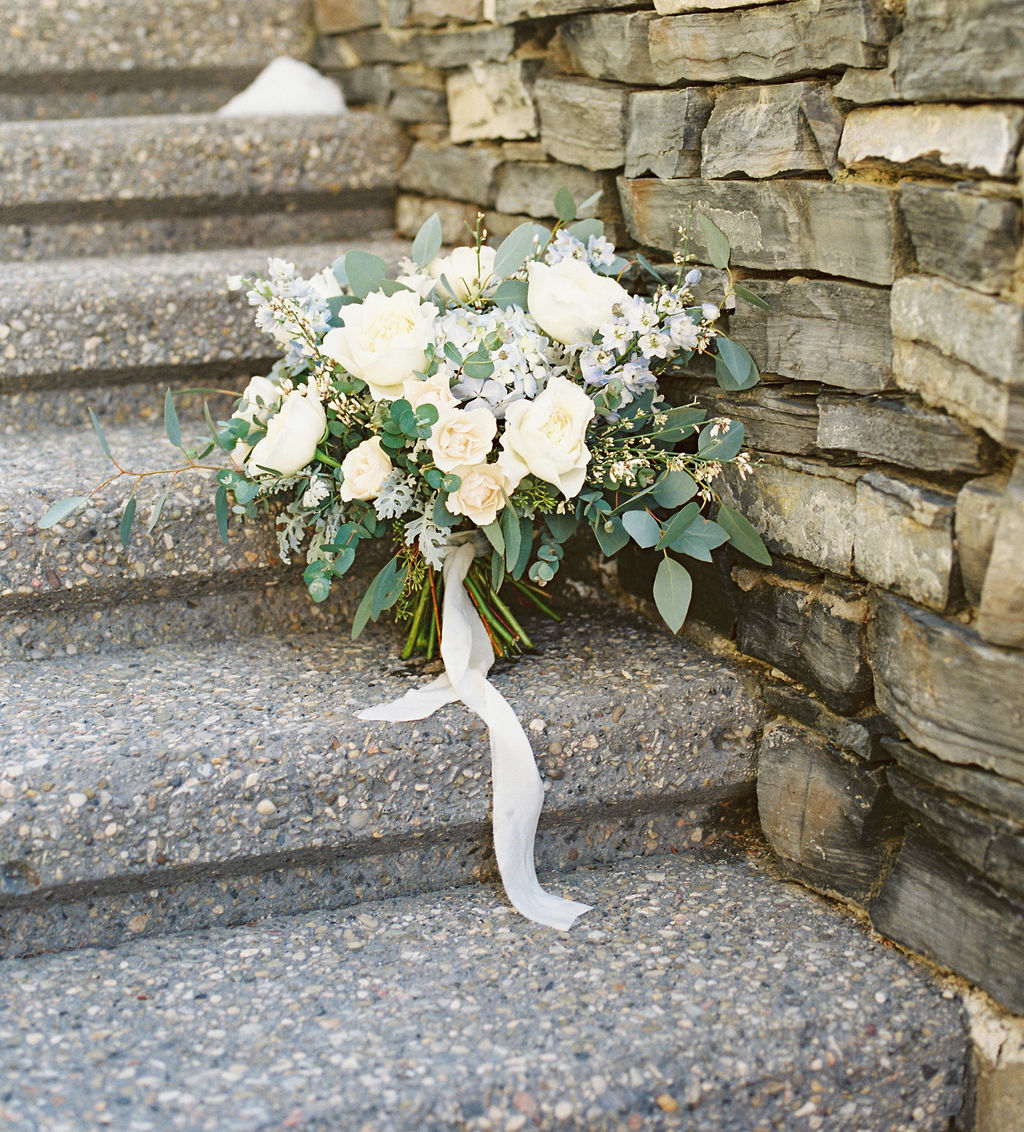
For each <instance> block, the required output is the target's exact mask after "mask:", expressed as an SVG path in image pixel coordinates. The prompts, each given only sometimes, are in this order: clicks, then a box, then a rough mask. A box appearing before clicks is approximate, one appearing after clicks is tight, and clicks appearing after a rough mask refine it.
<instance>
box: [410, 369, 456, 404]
mask: <svg viewBox="0 0 1024 1132" xmlns="http://www.w3.org/2000/svg"><path fill="white" fill-rule="evenodd" d="M402 396H403V397H404V398H405V399H406V401H408V402H409V404H410V405H411V406H412V407H413V408H414V409H418V408H419V407H420V405H433V406H434V407H435V408H437V409H441V408H454V407H455V406H456V405H457V404H458V401H457V400H456V399H455V394H454V393H452V383H451V381H450V379H449V378H447V377H445V376H444V375H443V374H434V376H433V377H428V378H427V379H426V380H425V381H424V380H422V379H421V378H418V377H413V378H411V379H410V380H409V381H407V382H405V384H404V385H403V386H402Z"/></svg>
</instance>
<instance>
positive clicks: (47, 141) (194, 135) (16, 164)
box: [0, 111, 404, 224]
mask: <svg viewBox="0 0 1024 1132" xmlns="http://www.w3.org/2000/svg"><path fill="white" fill-rule="evenodd" d="M403 145H404V143H403V141H402V138H401V136H400V132H399V130H398V127H397V126H396V125H395V124H394V123H393V122H390V121H388V119H387V118H385V117H383V116H382V115H379V114H375V113H372V112H370V111H360V112H353V113H349V114H345V115H344V116H342V117H338V116H337V115H326V116H319V115H318V116H310V117H306V118H301V119H295V118H218V117H216V116H214V115H202V114H200V115H191V116H190V115H167V116H154V117H140V118H135V119H116V120H103V119H100V120H96V121H89V122H75V123H66V122H59V121H57V122H29V123H18V122H5V123H0V146H2V148H3V149H4V152H5V153H6V154H7V155H8V159H7V162H6V166H5V171H4V181H3V185H2V186H0V223H6V224H10V223H17V222H22V221H26V220H31V219H33V218H34V217H37V216H38V215H39V213H40V211H41V210H42V209H43V208H45V209H46V214H47V218H48V219H49V220H50V221H51V222H54V221H56V220H58V219H59V218H61V217H63V218H64V219H88V218H90V217H92V216H94V215H97V214H98V215H99V216H101V217H102V216H103V215H104V213H103V211H101V210H102V209H104V208H105V209H106V210H107V212H108V214H109V213H111V212H112V213H113V215H115V216H117V215H120V214H122V213H125V210H126V208H127V207H128V206H129V205H138V206H142V207H145V208H148V209H149V210H150V213H151V214H154V213H155V214H157V215H159V213H160V202H168V204H171V203H172V202H180V201H189V200H191V201H192V202H194V203H193V205H192V207H193V208H195V207H196V205H202V204H203V203H205V202H207V201H209V200H211V199H214V200H216V199H220V200H221V201H238V200H239V199H244V200H245V202H246V206H247V207H249V208H252V207H253V205H254V204H256V203H257V202H258V201H259V199H260V197H268V198H279V197H281V196H282V195H284V194H289V193H306V194H323V195H325V196H329V195H338V194H340V193H342V192H343V191H346V190H347V191H349V192H352V191H356V192H360V191H362V192H364V193H365V192H366V191H368V190H372V191H380V189H382V188H384V187H385V186H387V185H388V184H389V182H390V181H391V179H392V178H393V176H394V170H395V167H396V165H397V163H398V161H399V160H400V158H401V155H402V149H403ZM98 210H99V211H98ZM114 210H120V213H119V212H118V211H114ZM163 211H168V208H167V205H165V206H164V208H163ZM169 211H171V212H172V213H173V211H174V208H173V207H171V208H170V209H169ZM228 211H230V208H229V209H228ZM125 214H126V215H128V216H129V217H130V216H137V215H138V211H135V212H131V213H125Z"/></svg>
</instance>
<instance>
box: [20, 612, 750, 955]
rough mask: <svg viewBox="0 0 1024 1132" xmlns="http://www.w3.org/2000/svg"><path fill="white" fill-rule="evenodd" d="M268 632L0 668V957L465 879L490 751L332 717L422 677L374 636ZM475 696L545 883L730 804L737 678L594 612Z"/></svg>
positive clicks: (393, 638)
mask: <svg viewBox="0 0 1024 1132" xmlns="http://www.w3.org/2000/svg"><path fill="white" fill-rule="evenodd" d="M275 629H276V626H274V625H270V624H268V625H264V626H263V630H264V633H273V635H272V636H271V635H264V636H253V635H250V636H249V637H248V638H244V639H241V640H238V641H226V640H225V639H224V634H223V633H220V634H218V633H217V627H216V625H213V626H211V634H210V637H209V638H208V639H193V638H183V637H179V639H178V640H177V641H176V642H175V643H173V644H168V645H166V646H161V647H154V648H150V649H142V650H125V651H115V652H108V653H104V654H100V655H91V656H85V655H83V656H77V657H71V658H63V659H52V660H48V661H45V662H36V663H16V662H11V663H8V664H6V665H4V666H3V668H2V669H0V705H2V706H0V736H2V738H0V941H2V949H3V951H2V953H6V954H23V953H25V952H33V951H39V950H43V949H53V948H62V947H76V946H80V945H82V944H103V945H105V946H106V945H110V944H112V943H116V942H117V941H118V940H120V939H122V938H124V937H125V936H128V935H132V934H141V933H159V932H165V931H168V930H180V929H182V928H195V927H204V926H207V925H208V924H210V923H239V922H246V921H249V920H252V919H254V918H256V917H258V916H261V915H267V914H270V913H273V912H278V911H287V912H293V911H297V910H303V909H310V908H317V907H325V906H328V907H330V906H338V905H342V904H348V903H352V902H354V901H356V900H360V899H372V898H376V897H379V896H384V895H390V894H393V893H396V892H408V891H416V890H420V889H423V888H429V887H434V888H437V887H440V886H443V885H449V884H458V883H465V882H467V881H468V880H470V879H471V878H473V877H476V876H478V875H480V874H481V873H483V874H485V875H490V874H491V872H492V871H493V865H492V863H491V856H490V843H491V835H490V826H489V822H488V809H489V804H490V759H489V750H488V745H487V741H486V733H485V729H484V728H483V725H482V724H481V723H480V722H479V721H478V720H477V718H476V717H475V716H473V715H471V714H470V713H469V712H468V711H467V710H466V709H465V708H464V707H462V705H453V706H451V707H448V708H445V709H444V710H443V711H441V712H439V713H438V714H437V715H436V716H434V717H432V718H430V719H428V720H424V721H422V722H419V723H414V724H385V723H364V722H362V721H359V720H357V719H355V717H354V713H355V712H356V711H357V710H358V709H359V708H362V707H368V706H371V705H373V704H376V703H380V702H383V701H389V700H391V699H393V698H397V697H398V696H399V695H401V694H403V693H404V692H405V691H406V690H408V689H409V688H410V687H411V686H415V685H416V684H418V683H420V682H422V681H423V680H424V679H425V678H426V674H425V673H424V671H423V666H422V664H402V663H401V662H400V661H399V660H398V659H397V658H398V653H399V650H400V647H401V642H400V638H399V637H398V635H397V633H396V632H395V631H394V630H392V629H391V628H390V627H388V626H384V625H380V626H376V627H371V628H370V629H369V630H368V631H367V633H366V634H365V635H364V636H363V637H361V638H360V639H359V641H357V642H352V641H350V640H348V639H347V638H348V634H347V633H345V634H343V633H339V632H326V633H317V634H299V635H289V636H282V635H281V634H279V633H277V632H274V630H275ZM534 630H535V632H536V645H537V648H536V651H535V652H533V653H531V654H529V655H527V656H525V657H523V658H521V659H520V660H519V661H518V662H517V663H515V664H506V665H504V666H503V667H502V669H501V670H500V671H498V672H497V673H496V675H495V677H494V679H495V682H496V685H497V686H498V687H499V688H500V690H501V691H502V693H503V694H504V695H505V696H506V697H507V698H508V700H509V702H510V703H511V704H512V705H513V707H514V708H515V710H516V712H517V714H518V715H519V718H520V719H521V720H522V721H523V723H524V726H525V727H527V729H528V733H529V734H530V736H531V739H532V742H533V745H534V748H535V751H536V752H537V755H538V757H539V764H540V766H541V769H542V773H543V774H544V776H545V777H546V779H547V801H546V804H545V811H544V814H543V816H542V836H541V842H540V851H539V859H540V860H541V861H542V862H546V863H547V864H548V865H557V866H559V867H561V868H565V867H571V866H572V865H573V864H574V863H580V864H582V863H586V862H587V861H588V860H590V861H593V860H610V859H614V858H615V857H618V856H632V855H636V854H640V853H645V852H646V853H649V852H652V851H655V850H660V851H661V852H667V851H669V850H670V849H672V850H684V849H686V848H688V847H692V846H694V845H695V844H697V843H699V842H701V841H704V840H708V839H712V840H713V839H714V837H715V836H716V833H717V831H718V830H719V827H720V826H722V825H723V823H724V824H725V825H728V823H729V821H730V820H732V819H731V818H730V815H731V814H735V820H736V821H739V820H740V819H742V818H743V817H744V816H745V815H746V814H747V812H748V810H749V804H750V801H751V797H752V791H753V788H754V757H755V747H756V741H757V736H758V733H759V730H760V727H761V725H762V723H763V719H764V709H763V707H762V706H761V702H760V698H759V696H758V694H757V687H756V685H755V683H754V681H753V680H752V679H750V678H749V677H748V676H747V675H746V673H745V672H744V671H743V670H742V669H740V668H738V667H735V666H731V665H730V664H728V663H726V662H724V661H722V660H719V659H716V658H715V657H713V656H711V655H710V654H707V653H705V652H703V651H701V650H699V649H696V648H694V647H692V646H689V645H685V644H683V643H681V642H679V641H677V640H676V639H675V638H674V637H672V636H671V635H670V634H668V633H667V632H663V631H660V630H658V629H656V628H654V627H652V626H650V625H648V624H646V623H644V622H640V621H635V620H631V619H628V618H625V617H623V616H622V615H620V614H616V613H614V612H612V611H608V610H599V609H595V610H594V611H593V612H591V613H589V614H587V613H584V612H580V613H578V614H577V615H574V616H573V617H572V618H571V619H570V620H568V621H567V622H566V623H564V624H562V625H555V624H554V623H553V622H546V623H544V624H535V625H534Z"/></svg>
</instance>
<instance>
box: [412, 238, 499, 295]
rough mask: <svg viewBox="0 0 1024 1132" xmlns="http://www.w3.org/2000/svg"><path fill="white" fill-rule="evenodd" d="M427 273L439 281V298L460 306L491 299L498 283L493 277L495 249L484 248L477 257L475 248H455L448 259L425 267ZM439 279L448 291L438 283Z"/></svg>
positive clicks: (442, 259) (440, 259) (436, 261)
mask: <svg viewBox="0 0 1024 1132" xmlns="http://www.w3.org/2000/svg"><path fill="white" fill-rule="evenodd" d="M478 254H479V258H478ZM427 271H429V272H430V275H431V277H432V278H434V279H436V280H437V281H438V284H439V286H438V294H440V295H442V296H443V297H444V298H446V299H447V298H451V299H455V300H456V301H457V302H460V303H464V302H466V301H467V300H469V299H475V298H476V297H477V296H478V295H493V294H494V292H495V291H496V290H497V289H498V284H499V283H500V282H501V280H500V279H498V278H496V277H495V275H494V248H488V247H483V246H482V247H481V248H480V249H479V253H478V252H477V249H476V248H456V249H455V250H454V251H453V252H452V253H451V255H446V256H438V257H437V258H436V259H434V260H431V262H430V263H428V264H427ZM442 275H443V276H444V278H445V279H446V280H447V282H448V284H449V286H448V287H446V286H445V285H444V283H442V282H441V276H442ZM449 288H450V289H449Z"/></svg>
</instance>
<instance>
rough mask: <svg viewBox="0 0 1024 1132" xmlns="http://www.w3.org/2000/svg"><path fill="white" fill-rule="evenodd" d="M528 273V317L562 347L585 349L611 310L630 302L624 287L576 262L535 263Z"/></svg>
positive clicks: (610, 313) (569, 259)
mask: <svg viewBox="0 0 1024 1132" xmlns="http://www.w3.org/2000/svg"><path fill="white" fill-rule="evenodd" d="M527 272H528V275H529V290H528V292H527V300H526V302H527V306H528V307H529V310H530V314H531V315H532V317H533V319H534V321H535V322H536V323H537V325H538V326H539V327H540V328H541V330H543V331H544V333H545V334H549V335H550V336H551V337H552V338H554V339H555V340H556V341H557V342H561V343H562V344H563V345H565V346H585V345H587V344H588V343H589V342H591V341H592V340H593V337H594V332H595V331H596V330H597V329H598V328H599V327H601V326H603V325H604V324H605V323H607V322H608V321H609V319H610V318H611V317H612V307H613V306H614V305H615V304H616V303H620V302H623V301H626V300H628V299H629V293H628V292H627V291H626V290H625V288H624V287H622V286H620V285H619V284H618V283H616V282H615V280H614V279H610V278H609V277H608V276H607V275H598V274H597V272H595V271H593V270H592V269H591V267H590V266H589V265H588V264H587V263H585V262H583V261H582V260H579V259H572V258H568V259H563V260H560V261H559V262H558V263H556V264H554V265H553V266H548V264H546V263H541V262H540V261H538V260H534V261H532V262H531V263H529V264H528V265H527Z"/></svg>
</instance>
